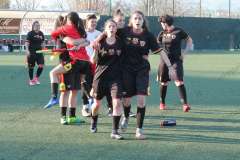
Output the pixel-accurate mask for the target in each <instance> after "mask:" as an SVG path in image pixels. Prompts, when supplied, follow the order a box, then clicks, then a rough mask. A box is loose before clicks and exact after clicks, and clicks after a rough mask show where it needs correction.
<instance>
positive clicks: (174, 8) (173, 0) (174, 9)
mask: <svg viewBox="0 0 240 160" xmlns="http://www.w3.org/2000/svg"><path fill="white" fill-rule="evenodd" d="M172 8H173V16H174V15H175V0H173V6H172Z"/></svg>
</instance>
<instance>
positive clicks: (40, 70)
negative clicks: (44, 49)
mask: <svg viewBox="0 0 240 160" xmlns="http://www.w3.org/2000/svg"><path fill="white" fill-rule="evenodd" d="M42 71H43V68H42V67H38V69H37V74H36V77H40V75H41V74H42Z"/></svg>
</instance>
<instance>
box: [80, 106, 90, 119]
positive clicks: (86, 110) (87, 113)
mask: <svg viewBox="0 0 240 160" xmlns="http://www.w3.org/2000/svg"><path fill="white" fill-rule="evenodd" d="M82 116H83V117H90V116H91V112H90V110H89V109H88V108H86V107H83V109H82Z"/></svg>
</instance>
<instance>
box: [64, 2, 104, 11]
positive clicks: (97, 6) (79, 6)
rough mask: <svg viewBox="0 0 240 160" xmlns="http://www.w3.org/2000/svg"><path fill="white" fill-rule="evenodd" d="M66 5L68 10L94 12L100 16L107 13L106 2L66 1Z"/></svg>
mask: <svg viewBox="0 0 240 160" xmlns="http://www.w3.org/2000/svg"><path fill="white" fill-rule="evenodd" d="M66 3H67V4H68V6H69V9H70V10H75V11H96V12H98V13H100V14H107V13H108V2H107V1H106V0H68V1H66Z"/></svg>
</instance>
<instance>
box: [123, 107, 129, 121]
mask: <svg viewBox="0 0 240 160" xmlns="http://www.w3.org/2000/svg"><path fill="white" fill-rule="evenodd" d="M123 110H124V116H125V117H126V118H128V117H129V113H130V110H131V105H129V106H124V107H123Z"/></svg>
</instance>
